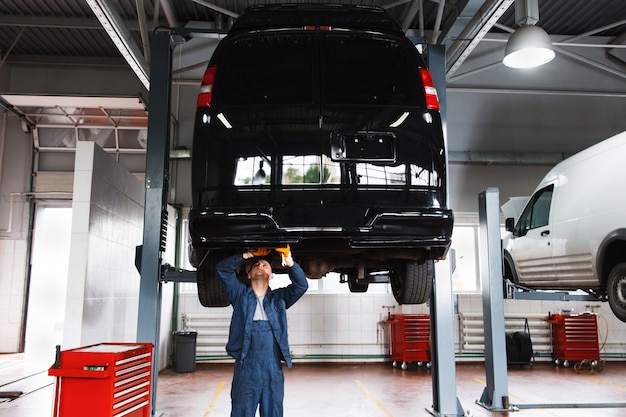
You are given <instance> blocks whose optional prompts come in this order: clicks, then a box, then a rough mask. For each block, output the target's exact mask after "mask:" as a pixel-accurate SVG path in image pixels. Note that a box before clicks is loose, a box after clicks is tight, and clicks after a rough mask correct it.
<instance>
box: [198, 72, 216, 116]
mask: <svg viewBox="0 0 626 417" xmlns="http://www.w3.org/2000/svg"><path fill="white" fill-rule="evenodd" d="M216 72H217V67H208V68H207V69H206V71H204V76H203V77H202V84H201V85H200V94H198V100H197V101H196V107H211V99H212V98H213V82H214V81H215V73H216Z"/></svg>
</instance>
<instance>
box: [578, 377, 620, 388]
mask: <svg viewBox="0 0 626 417" xmlns="http://www.w3.org/2000/svg"><path fill="white" fill-rule="evenodd" d="M587 379H588V380H590V381H593V382H597V383H599V384H604V385H608V386H609V387H613V388H617V389H621V390H622V391H626V387H623V386H621V385H617V384H614V383H612V382H606V381H603V380H601V379H597V378H592V377H589V378H587Z"/></svg>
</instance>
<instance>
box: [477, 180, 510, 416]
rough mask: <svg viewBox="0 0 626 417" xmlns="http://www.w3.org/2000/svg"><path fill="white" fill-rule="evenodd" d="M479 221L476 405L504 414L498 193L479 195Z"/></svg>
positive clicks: (505, 386)
mask: <svg viewBox="0 0 626 417" xmlns="http://www.w3.org/2000/svg"><path fill="white" fill-rule="evenodd" d="M478 218H479V221H480V245H481V255H480V269H481V271H482V287H483V319H484V329H485V368H486V372H487V387H486V388H485V390H484V391H483V394H482V397H481V398H480V401H479V404H480V405H482V406H484V407H485V408H488V409H492V410H498V411H506V410H509V409H510V404H509V393H508V392H509V387H508V382H507V369H506V367H507V363H506V339H505V328H504V297H503V283H502V281H503V280H502V244H501V239H500V190H498V189H497V188H495V187H491V188H487V190H486V191H483V192H482V193H480V194H479V196H478Z"/></svg>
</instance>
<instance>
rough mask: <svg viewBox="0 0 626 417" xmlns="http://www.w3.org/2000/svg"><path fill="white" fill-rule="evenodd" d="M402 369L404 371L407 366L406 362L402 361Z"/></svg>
mask: <svg viewBox="0 0 626 417" xmlns="http://www.w3.org/2000/svg"><path fill="white" fill-rule="evenodd" d="M400 368H402V370H403V371H406V370H407V369H408V368H409V365H408V364H407V363H406V362H402V366H400Z"/></svg>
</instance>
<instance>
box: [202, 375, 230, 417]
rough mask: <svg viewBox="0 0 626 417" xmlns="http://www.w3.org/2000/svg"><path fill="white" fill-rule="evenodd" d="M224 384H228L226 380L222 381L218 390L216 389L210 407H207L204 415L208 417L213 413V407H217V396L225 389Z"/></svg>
mask: <svg viewBox="0 0 626 417" xmlns="http://www.w3.org/2000/svg"><path fill="white" fill-rule="evenodd" d="M224 385H226V381H222V382H220V385H219V386H218V387H217V391H215V395H213V400H212V401H211V404H209V407H208V408H207V409H206V411H205V412H204V415H203V416H202V417H208V416H209V414H211V410H213V407H215V403H216V402H217V397H219V396H220V393H221V392H222V389H224Z"/></svg>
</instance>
